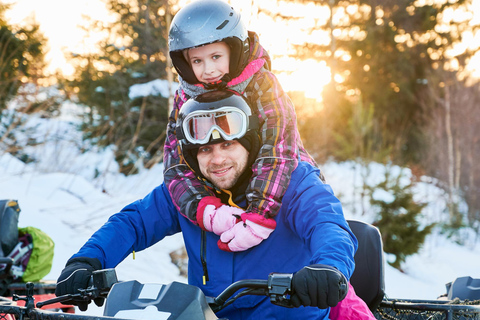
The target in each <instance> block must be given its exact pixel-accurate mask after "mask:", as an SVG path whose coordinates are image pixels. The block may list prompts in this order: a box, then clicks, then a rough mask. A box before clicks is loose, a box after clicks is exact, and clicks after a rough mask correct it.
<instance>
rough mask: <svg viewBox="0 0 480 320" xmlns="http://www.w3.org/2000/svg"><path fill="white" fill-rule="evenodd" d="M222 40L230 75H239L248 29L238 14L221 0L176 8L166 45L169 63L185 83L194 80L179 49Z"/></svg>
mask: <svg viewBox="0 0 480 320" xmlns="http://www.w3.org/2000/svg"><path fill="white" fill-rule="evenodd" d="M218 41H223V42H225V43H226V44H227V45H228V46H229V47H230V69H229V70H230V72H229V76H230V78H231V79H233V78H235V77H237V76H239V75H240V74H241V73H242V71H243V69H244V68H245V66H246V65H247V61H248V56H249V48H250V46H249V39H248V31H247V28H246V27H245V24H244V23H243V21H242V19H241V16H240V14H239V13H238V12H237V11H235V9H234V8H233V7H232V6H230V5H229V4H228V3H226V2H225V1H223V0H197V1H194V2H192V3H190V4H188V5H186V6H185V7H183V8H182V9H180V11H178V13H177V14H176V15H175V17H174V18H173V20H172V23H171V25H170V31H169V35H168V45H169V50H170V57H171V58H172V63H173V66H174V67H175V69H176V70H177V72H178V74H179V75H180V76H181V77H182V78H183V79H184V80H185V81H187V82H188V83H190V84H196V83H198V80H197V78H196V77H195V74H194V73H193V70H192V68H191V66H190V64H189V63H188V61H187V60H186V59H185V56H184V55H183V53H182V51H183V50H185V49H189V48H195V47H199V46H202V45H206V44H210V43H214V42H218Z"/></svg>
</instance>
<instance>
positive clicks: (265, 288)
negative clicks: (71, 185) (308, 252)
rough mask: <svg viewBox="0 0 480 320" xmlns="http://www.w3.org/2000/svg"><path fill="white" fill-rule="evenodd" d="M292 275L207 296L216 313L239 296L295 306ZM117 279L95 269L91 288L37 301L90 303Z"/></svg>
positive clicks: (273, 275) (241, 283) (240, 284)
mask: <svg viewBox="0 0 480 320" xmlns="http://www.w3.org/2000/svg"><path fill="white" fill-rule="evenodd" d="M292 278H293V274H289V273H271V274H270V275H269V276H268V280H240V281H237V282H235V283H233V284H231V285H230V286H228V287H227V288H226V289H225V290H224V291H223V292H222V293H220V294H219V295H218V296H217V297H206V299H207V302H208V304H209V305H210V307H211V308H212V310H213V311H214V312H217V311H219V310H221V309H223V308H225V307H226V306H228V305H230V304H231V303H233V302H234V301H235V300H236V299H238V298H240V297H242V296H245V295H261V296H267V297H270V301H271V302H272V303H273V304H276V305H279V306H284V307H292V305H291V303H290V299H289V295H290V294H291V292H292V288H291V283H292ZM117 282H118V280H117V276H116V273H115V269H104V270H98V271H94V272H93V274H92V277H91V279H90V282H89V286H88V288H87V289H79V293H75V294H66V295H63V296H59V297H56V298H53V299H50V300H45V301H40V302H38V303H37V304H36V307H37V308H42V307H43V306H46V305H49V304H53V303H57V302H61V303H67V304H70V303H71V304H76V302H88V303H90V302H91V301H92V300H94V299H96V298H106V297H107V295H108V292H109V291H110V289H111V287H112V286H113V285H114V284H115V283H117ZM237 292H238V293H237ZM236 293H237V294H236ZM235 294H236V295H235ZM19 299H20V298H19Z"/></svg>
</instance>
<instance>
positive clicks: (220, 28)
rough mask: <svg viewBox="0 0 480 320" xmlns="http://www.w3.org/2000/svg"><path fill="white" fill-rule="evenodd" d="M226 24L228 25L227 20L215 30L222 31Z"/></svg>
mask: <svg viewBox="0 0 480 320" xmlns="http://www.w3.org/2000/svg"><path fill="white" fill-rule="evenodd" d="M227 23H228V20H225V21H223V22H222V24H221V25H219V26H218V27H217V30H222V29H223V27H225V26H226V25H227Z"/></svg>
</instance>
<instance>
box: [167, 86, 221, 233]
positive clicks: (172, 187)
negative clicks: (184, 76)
mask: <svg viewBox="0 0 480 320" xmlns="http://www.w3.org/2000/svg"><path fill="white" fill-rule="evenodd" d="M179 90H180V89H179ZM184 102H185V101H184V99H182V97H181V96H180V95H179V92H178V90H177V92H176V93H175V100H174V104H173V110H172V113H171V115H170V117H169V121H168V125H167V134H166V138H165V146H164V162H163V163H164V166H165V168H164V181H165V184H166V186H167V188H168V191H169V193H170V196H171V197H172V201H173V204H174V205H175V207H176V208H177V209H178V211H179V212H180V213H181V214H182V215H184V216H185V217H186V218H188V219H189V220H190V221H192V222H193V223H195V224H197V219H196V215H197V207H198V203H199V202H200V200H201V199H202V198H203V197H206V196H211V195H213V194H212V193H211V191H209V189H208V188H207V187H206V186H205V185H204V184H203V183H202V182H201V181H200V180H198V179H197V178H196V175H195V173H194V172H193V171H192V170H190V168H189V167H188V166H187V164H186V163H185V160H184V159H183V156H182V153H181V149H180V146H179V144H178V140H177V137H176V135H175V126H176V121H177V115H178V111H179V110H180V108H181V107H182V105H183V103H184Z"/></svg>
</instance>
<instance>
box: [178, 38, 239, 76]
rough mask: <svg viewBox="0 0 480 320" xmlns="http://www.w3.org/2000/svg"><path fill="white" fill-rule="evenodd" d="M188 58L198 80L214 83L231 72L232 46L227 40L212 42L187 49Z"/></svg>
mask: <svg viewBox="0 0 480 320" xmlns="http://www.w3.org/2000/svg"><path fill="white" fill-rule="evenodd" d="M186 58H187V61H188V62H189V63H190V65H191V66H192V69H193V73H194V74H195V77H197V80H198V81H200V82H204V83H214V82H216V81H219V80H220V79H221V78H222V77H223V76H224V75H225V74H226V73H228V72H229V67H230V47H229V46H228V45H227V44H226V43H225V42H215V43H210V44H207V45H204V46H201V47H197V48H192V49H187V52H186Z"/></svg>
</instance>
